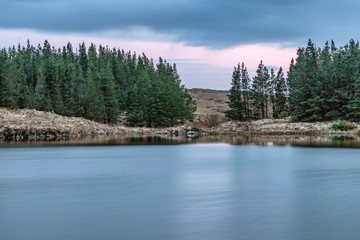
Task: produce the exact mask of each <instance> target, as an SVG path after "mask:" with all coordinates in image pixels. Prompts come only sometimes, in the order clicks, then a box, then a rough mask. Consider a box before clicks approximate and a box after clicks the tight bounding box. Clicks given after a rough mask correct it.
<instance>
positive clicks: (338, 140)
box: [2, 135, 360, 147]
mask: <svg viewBox="0 0 360 240" xmlns="http://www.w3.org/2000/svg"><path fill="white" fill-rule="evenodd" d="M26 143H30V144H31V145H41V146H43V145H173V144H196V143H228V144H232V145H262V146H272V145H280V146H287V145H292V146H308V147H360V137H357V136H355V137H345V136H329V135H322V136H302V135H300V136H293V135H242V136H205V137H199V138H186V137H181V136H178V137H175V136H144V137H137V136H98V137H88V138H79V139H72V140H67V141H64V140H61V141H31V142H30V141H28V142H4V141H2V145H18V144H26Z"/></svg>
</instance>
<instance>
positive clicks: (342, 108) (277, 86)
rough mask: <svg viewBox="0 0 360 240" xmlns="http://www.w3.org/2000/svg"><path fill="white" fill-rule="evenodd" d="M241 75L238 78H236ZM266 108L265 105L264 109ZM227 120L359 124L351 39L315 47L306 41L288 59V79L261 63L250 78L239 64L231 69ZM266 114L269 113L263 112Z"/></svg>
mask: <svg viewBox="0 0 360 240" xmlns="http://www.w3.org/2000/svg"><path fill="white" fill-rule="evenodd" d="M239 73H240V74H239ZM268 104H270V107H269V105H268ZM229 106H230V110H229V111H228V112H227V115H228V117H230V118H232V119H237V120H247V119H261V118H269V117H273V118H279V117H285V116H287V114H288V113H289V114H290V115H291V117H292V119H293V120H295V121H326V120H338V119H346V120H354V121H359V120H360V48H359V42H355V41H354V40H350V42H349V43H348V44H346V45H345V46H343V47H336V46H335V44H334V42H333V41H331V43H330V44H329V43H328V42H326V43H325V45H324V47H323V48H317V47H316V46H315V44H314V43H313V42H312V41H311V40H309V41H308V44H307V47H306V48H299V49H298V51H297V58H296V60H294V59H292V60H291V64H290V68H289V72H288V74H287V78H284V74H283V71H282V68H280V69H279V71H278V73H277V74H276V75H275V74H274V71H273V70H271V71H270V73H269V71H268V70H267V69H266V67H265V66H264V65H263V64H262V62H261V63H260V65H259V68H258V70H257V71H256V76H254V77H253V78H252V79H250V78H249V77H248V74H247V71H246V68H245V66H244V64H242V66H241V67H240V66H239V65H238V66H237V67H235V69H234V72H233V79H232V88H231V89H230V95H229ZM270 111H271V114H268V112H270Z"/></svg>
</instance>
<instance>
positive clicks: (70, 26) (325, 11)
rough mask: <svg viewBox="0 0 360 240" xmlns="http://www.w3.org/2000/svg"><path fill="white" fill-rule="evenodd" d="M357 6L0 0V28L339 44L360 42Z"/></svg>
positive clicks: (310, 1)
mask: <svg viewBox="0 0 360 240" xmlns="http://www.w3.org/2000/svg"><path fill="white" fill-rule="evenodd" d="M359 7H360V2H359V1H356V0H333V1H331V2H327V1H324V0H303V1H299V0H295V1H288V0H287V1H285V0H273V1H268V0H257V1H253V0H242V1H238V0H227V1H223V0H197V1H190V0H181V1H180V0H153V1H148V0H132V1H117V0H103V1H87V0H86V1H85V0H62V1H55V0H46V1H45V0H15V1H14V0H3V1H2V13H1V15H0V28H7V29H14V28H15V29H16V28H18V29H34V30H39V31H45V32H59V33H78V34H79V33H83V34H91V33H92V34H98V33H109V32H112V33H113V34H114V35H113V36H125V37H126V38H129V39H131V38H132V39H140V40H145V39H146V38H150V39H154V38H155V39H154V40H156V41H158V40H159V39H156V38H158V36H161V37H164V38H165V39H166V40H171V41H181V42H183V43H185V44H187V45H192V46H206V47H209V48H212V49H224V48H229V47H233V46H238V45H241V44H254V43H278V42H281V43H282V44H289V45H291V46H294V45H299V43H301V44H303V43H304V42H306V39H307V38H312V39H313V40H314V41H320V44H322V43H323V42H324V41H325V40H329V39H331V38H333V39H335V41H338V42H340V43H342V42H344V41H347V40H349V39H350V38H355V39H356V38H358V37H359V34H360V33H359V31H358V23H359V20H360V14H358V13H357V9H359Z"/></svg>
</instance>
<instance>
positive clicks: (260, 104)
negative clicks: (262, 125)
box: [252, 61, 270, 119]
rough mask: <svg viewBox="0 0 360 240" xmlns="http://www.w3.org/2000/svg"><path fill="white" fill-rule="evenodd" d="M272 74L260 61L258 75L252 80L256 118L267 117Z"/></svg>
mask: <svg viewBox="0 0 360 240" xmlns="http://www.w3.org/2000/svg"><path fill="white" fill-rule="evenodd" d="M269 80H270V75H269V72H268V70H267V68H266V67H265V66H264V64H263V62H262V61H260V64H259V66H258V69H257V70H256V76H255V77H254V78H253V82H252V98H253V109H254V117H255V118H262V119H263V118H266V117H267V111H266V106H267V101H268V91H267V90H268V84H269Z"/></svg>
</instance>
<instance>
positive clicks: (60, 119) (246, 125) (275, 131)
mask: <svg viewBox="0 0 360 240" xmlns="http://www.w3.org/2000/svg"><path fill="white" fill-rule="evenodd" d="M335 122H336V121H332V122H312V123H308V122H291V120H290V119H275V120H273V119H263V120H256V121H246V122H238V121H226V122H223V123H220V124H219V125H217V126H214V127H205V126H204V125H203V124H202V123H201V122H197V121H194V122H189V123H187V124H184V125H180V126H176V127H168V128H143V127H127V126H125V125H122V124H117V125H108V124H102V123H97V122H94V121H90V120H87V119H83V118H79V117H64V116H60V115H57V114H53V113H50V112H42V111H37V110H29V109H18V110H10V109H6V108H0V139H2V140H5V139H7V140H38V139H40V140H45V139H48V140H51V139H59V140H60V139H76V138H81V137H86V136H88V137H90V136H131V137H144V136H162V137H169V136H185V137H186V136H187V133H188V132H189V131H194V132H196V133H197V134H198V135H199V136H209V135H212V136H213V135H219V136H221V135H223V136H242V135H252V136H261V135H274V136H275V135H284V136H285V135H286V136H292V135H293V136H304V135H306V136H320V135H328V136H352V137H355V136H358V132H359V127H360V123H354V124H355V125H356V126H357V127H356V128H355V129H352V130H349V131H340V130H338V131H335V130H332V129H331V126H332V124H334V123H335Z"/></svg>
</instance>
